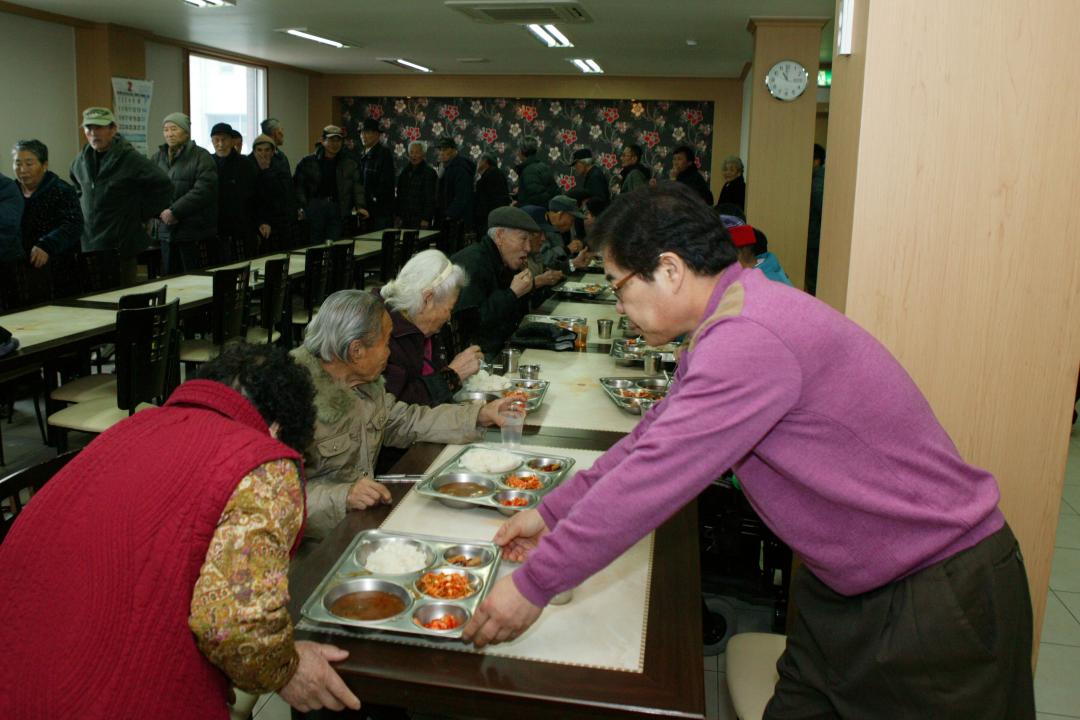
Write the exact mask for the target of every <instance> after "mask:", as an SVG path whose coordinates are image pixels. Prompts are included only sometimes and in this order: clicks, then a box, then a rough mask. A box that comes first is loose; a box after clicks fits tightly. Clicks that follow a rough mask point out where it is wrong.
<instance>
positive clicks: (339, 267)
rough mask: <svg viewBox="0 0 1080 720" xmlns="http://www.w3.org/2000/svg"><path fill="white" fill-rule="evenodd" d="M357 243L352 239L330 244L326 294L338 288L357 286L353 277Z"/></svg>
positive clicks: (346, 288) (344, 288)
mask: <svg viewBox="0 0 1080 720" xmlns="http://www.w3.org/2000/svg"><path fill="white" fill-rule="evenodd" d="M355 253H356V243H354V242H353V241H352V240H345V241H343V242H336V243H334V244H333V245H331V246H330V256H329V260H328V263H329V269H328V271H327V282H326V294H327V295H329V294H330V293H334V292H337V291H338V290H350V289H352V288H353V287H355V286H356V281H355V279H354V277H353V272H354V262H353V258H354V256H355Z"/></svg>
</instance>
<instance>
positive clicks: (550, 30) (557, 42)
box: [525, 23, 574, 48]
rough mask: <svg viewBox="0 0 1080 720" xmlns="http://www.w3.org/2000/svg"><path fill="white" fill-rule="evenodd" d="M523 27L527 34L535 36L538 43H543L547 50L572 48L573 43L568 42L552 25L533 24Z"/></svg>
mask: <svg viewBox="0 0 1080 720" xmlns="http://www.w3.org/2000/svg"><path fill="white" fill-rule="evenodd" d="M525 27H527V28H528V29H529V32H531V33H532V34H533V35H535V36H536V38H537V39H538V40H539V41H540V42H542V43H544V44H545V45H547V46H548V47H549V48H567V47H574V43H572V42H570V39H569V38H567V37H566V36H565V35H563V34H562V32H560V31H559V28H557V27H555V26H554V25H536V24H535V23H534V24H532V25H526V26H525Z"/></svg>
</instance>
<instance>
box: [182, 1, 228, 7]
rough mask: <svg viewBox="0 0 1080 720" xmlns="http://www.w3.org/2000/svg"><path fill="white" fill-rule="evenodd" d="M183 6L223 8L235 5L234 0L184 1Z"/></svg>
mask: <svg viewBox="0 0 1080 720" xmlns="http://www.w3.org/2000/svg"><path fill="white" fill-rule="evenodd" d="M184 4H185V5H191V6H192V7H197V8H205V7H225V6H226V5H235V4H236V0H184Z"/></svg>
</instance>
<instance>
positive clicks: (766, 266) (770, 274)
mask: <svg viewBox="0 0 1080 720" xmlns="http://www.w3.org/2000/svg"><path fill="white" fill-rule="evenodd" d="M757 258H758V263H757V269H758V270H760V271H761V272H763V273H765V277H767V278H769V279H770V280H774V281H776V282H779V283H784V284H785V285H791V280H789V279H788V276H787V273H786V272H784V268H782V267H780V261H779V260H778V259H777V258H776V256H775V255H773V254H772V253H771V252H764V253H761V254H760V255H758V256H757Z"/></svg>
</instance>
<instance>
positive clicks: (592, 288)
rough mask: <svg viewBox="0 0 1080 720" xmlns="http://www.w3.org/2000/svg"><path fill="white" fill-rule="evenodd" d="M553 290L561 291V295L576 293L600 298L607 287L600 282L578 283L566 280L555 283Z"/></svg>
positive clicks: (605, 292)
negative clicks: (559, 283) (558, 283)
mask: <svg viewBox="0 0 1080 720" xmlns="http://www.w3.org/2000/svg"><path fill="white" fill-rule="evenodd" d="M554 290H555V292H557V293H562V294H563V295H576V296H578V297H587V298H593V299H596V298H600V297H603V296H605V295H607V292H608V288H607V286H606V285H601V284H600V283H588V284H586V283H580V282H573V281H568V282H564V283H563V284H561V285H556V286H555V288H554Z"/></svg>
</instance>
